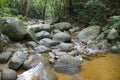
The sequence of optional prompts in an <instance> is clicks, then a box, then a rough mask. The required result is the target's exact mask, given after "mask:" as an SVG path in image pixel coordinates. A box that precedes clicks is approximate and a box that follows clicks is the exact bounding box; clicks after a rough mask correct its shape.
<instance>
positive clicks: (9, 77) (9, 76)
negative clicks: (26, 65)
mask: <svg viewBox="0 0 120 80" xmlns="http://www.w3.org/2000/svg"><path fill="white" fill-rule="evenodd" d="M16 79H17V72H16V71H14V70H12V69H3V70H2V80H16Z"/></svg>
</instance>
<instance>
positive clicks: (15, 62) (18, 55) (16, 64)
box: [8, 51, 28, 70]
mask: <svg viewBox="0 0 120 80" xmlns="http://www.w3.org/2000/svg"><path fill="white" fill-rule="evenodd" d="M27 56H28V54H24V53H23V52H22V51H16V52H15V53H14V54H13V56H12V58H11V60H10V62H9V65H8V66H9V68H11V69H14V70H17V69H19V68H20V67H21V65H22V64H23V62H24V61H25V60H26V59H27Z"/></svg>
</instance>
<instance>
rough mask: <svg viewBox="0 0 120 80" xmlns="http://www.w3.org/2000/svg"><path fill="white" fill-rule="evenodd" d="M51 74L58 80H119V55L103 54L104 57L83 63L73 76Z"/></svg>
mask: <svg viewBox="0 0 120 80" xmlns="http://www.w3.org/2000/svg"><path fill="white" fill-rule="evenodd" d="M53 72H54V73H55V74H56V75H57V76H58V78H59V80H120V55H119V54H104V57H99V58H96V59H93V60H92V61H84V63H83V66H82V69H81V71H80V72H79V73H77V74H75V75H66V74H62V73H57V72H55V71H54V70H53ZM75 78H76V79H75Z"/></svg>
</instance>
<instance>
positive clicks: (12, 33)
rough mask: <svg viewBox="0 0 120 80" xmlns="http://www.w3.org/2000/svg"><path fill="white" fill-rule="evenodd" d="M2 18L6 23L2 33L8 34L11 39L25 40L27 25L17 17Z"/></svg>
mask: <svg viewBox="0 0 120 80" xmlns="http://www.w3.org/2000/svg"><path fill="white" fill-rule="evenodd" d="M2 20H4V21H5V24H4V26H3V29H2V33H3V34H4V35H7V36H8V37H9V38H10V39H11V40H14V41H20V40H23V39H24V38H25V36H26V34H27V32H26V28H25V25H24V24H23V23H22V22H21V21H20V20H18V19H17V18H12V17H3V18H2Z"/></svg>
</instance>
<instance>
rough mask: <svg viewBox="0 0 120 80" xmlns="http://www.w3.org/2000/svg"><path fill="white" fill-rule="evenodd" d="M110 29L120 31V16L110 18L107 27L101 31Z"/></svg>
mask: <svg viewBox="0 0 120 80" xmlns="http://www.w3.org/2000/svg"><path fill="white" fill-rule="evenodd" d="M112 28H115V29H117V30H119V31H120V15H118V16H112V17H110V19H108V23H107V25H106V26H105V27H104V28H103V31H106V30H110V29H112Z"/></svg>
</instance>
